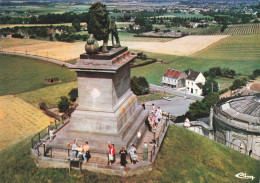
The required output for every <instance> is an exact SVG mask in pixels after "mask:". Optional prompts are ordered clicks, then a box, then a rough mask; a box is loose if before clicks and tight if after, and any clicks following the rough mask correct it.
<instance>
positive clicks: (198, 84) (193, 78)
mask: <svg viewBox="0 0 260 183" xmlns="http://www.w3.org/2000/svg"><path fill="white" fill-rule="evenodd" d="M205 82H206V79H205V77H204V76H203V74H202V73H201V72H196V71H193V70H190V71H189V74H188V77H187V78H186V81H185V86H186V92H187V93H191V94H194V95H202V86H203V85H204V84H205Z"/></svg>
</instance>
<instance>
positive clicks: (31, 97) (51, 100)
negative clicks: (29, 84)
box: [17, 81, 77, 107]
mask: <svg viewBox="0 0 260 183" xmlns="http://www.w3.org/2000/svg"><path fill="white" fill-rule="evenodd" d="M73 88H77V82H76V81H75V82H70V83H62V84H59V85H54V86H48V87H45V88H41V89H38V90H33V91H29V92H25V93H20V94H17V96H18V97H19V98H22V99H23V100H25V101H26V102H28V103H30V104H32V105H34V106H36V107H38V106H39V105H38V104H39V103H40V102H45V103H46V104H47V107H56V106H57V104H58V102H59V101H60V97H61V96H67V97H68V98H69V96H68V93H69V92H70V91H71V89H73ZM50 94H51V95H50Z"/></svg>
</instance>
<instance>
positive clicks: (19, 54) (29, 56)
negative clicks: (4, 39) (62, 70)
mask: <svg viewBox="0 0 260 183" xmlns="http://www.w3.org/2000/svg"><path fill="white" fill-rule="evenodd" d="M0 54H3V55H15V56H22V57H28V58H32V59H37V60H41V61H44V62H48V63H51V64H57V65H61V66H63V65H64V66H67V67H69V66H72V65H73V64H70V63H66V62H62V61H59V60H55V59H51V58H47V57H41V56H36V55H25V54H21V53H11V52H0Z"/></svg>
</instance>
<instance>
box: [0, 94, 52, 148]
mask: <svg viewBox="0 0 260 183" xmlns="http://www.w3.org/2000/svg"><path fill="white" fill-rule="evenodd" d="M0 106H1V107H0V126H1V133H0V150H2V149H4V148H5V147H7V146H9V145H11V144H14V143H16V142H18V141H20V140H22V139H24V138H26V137H28V136H30V135H32V134H34V133H36V132H38V131H40V130H41V129H44V128H45V127H46V126H48V125H49V123H50V121H51V120H52V118H49V117H47V116H46V115H45V114H43V112H42V111H40V110H39V109H38V108H36V107H34V106H32V105H30V104H28V103H26V102H24V101H23V100H22V99H20V98H18V97H15V96H12V95H6V96H0Z"/></svg>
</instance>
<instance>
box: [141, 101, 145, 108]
mask: <svg viewBox="0 0 260 183" xmlns="http://www.w3.org/2000/svg"><path fill="white" fill-rule="evenodd" d="M142 107H143V109H144V110H145V102H144V103H143V104H142Z"/></svg>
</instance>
